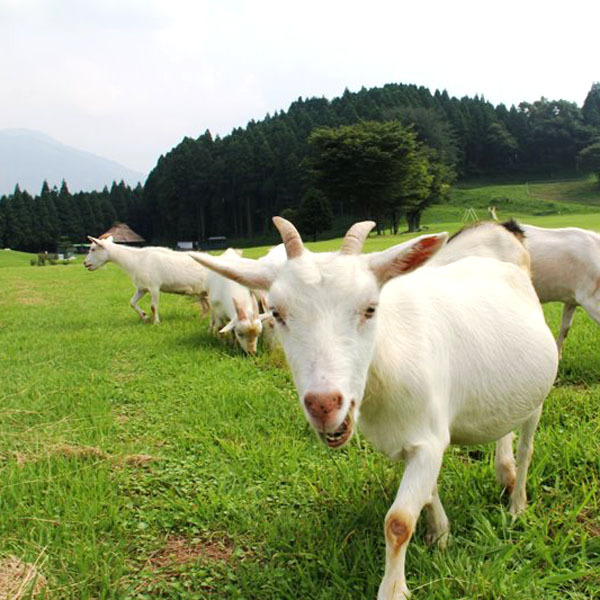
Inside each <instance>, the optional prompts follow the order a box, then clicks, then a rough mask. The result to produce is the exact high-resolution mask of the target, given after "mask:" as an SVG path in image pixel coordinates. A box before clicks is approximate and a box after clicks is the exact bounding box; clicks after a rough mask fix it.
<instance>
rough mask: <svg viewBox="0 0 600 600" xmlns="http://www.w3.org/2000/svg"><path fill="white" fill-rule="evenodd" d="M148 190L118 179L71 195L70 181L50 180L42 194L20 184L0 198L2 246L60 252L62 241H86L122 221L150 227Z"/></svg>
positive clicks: (133, 226)
mask: <svg viewBox="0 0 600 600" xmlns="http://www.w3.org/2000/svg"><path fill="white" fill-rule="evenodd" d="M143 220H144V208H143V188H142V186H141V185H139V184H138V185H137V186H136V187H135V188H134V189H132V188H130V187H129V186H128V185H126V184H125V183H124V182H123V181H121V182H120V183H116V182H113V184H112V186H111V188H110V190H109V189H108V187H104V189H103V190H102V191H100V192H97V191H93V192H77V193H75V194H71V192H70V191H69V188H68V185H67V183H66V182H65V181H63V182H62V184H61V186H60V189H58V188H57V187H56V186H54V187H52V188H50V186H49V185H48V182H47V181H44V183H43V185H42V189H41V191H40V193H39V195H37V196H32V195H31V194H29V193H28V192H27V191H25V190H21V189H20V188H19V186H18V185H17V186H16V187H15V191H14V192H13V193H12V194H10V195H8V196H2V197H1V198H0V248H2V247H5V248H13V249H16V250H22V251H25V252H40V251H43V250H47V251H48V252H56V251H57V249H58V248H59V247H60V246H62V245H70V244H73V243H80V242H85V241H87V240H86V236H87V235H94V236H97V235H100V234H101V233H103V232H104V231H106V230H107V229H109V228H110V227H111V226H112V225H113V224H114V223H115V222H116V221H126V222H127V223H129V224H130V225H131V227H132V228H133V229H134V230H135V229H136V227H139V228H140V229H141V228H143V227H144V225H143Z"/></svg>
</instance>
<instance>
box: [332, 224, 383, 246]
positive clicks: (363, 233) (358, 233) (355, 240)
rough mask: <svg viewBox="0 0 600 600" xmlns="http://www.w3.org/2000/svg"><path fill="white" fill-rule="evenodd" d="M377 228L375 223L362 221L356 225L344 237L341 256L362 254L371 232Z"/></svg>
mask: <svg viewBox="0 0 600 600" xmlns="http://www.w3.org/2000/svg"><path fill="white" fill-rule="evenodd" d="M373 227H375V223H374V222H373V221H361V222H360V223H354V225H352V227H350V229H348V232H347V233H346V235H345V236H344V241H343V242H342V247H341V248H340V254H360V253H361V252H362V248H363V245H364V243H365V240H366V239H367V236H368V235H369V231H371V229H373Z"/></svg>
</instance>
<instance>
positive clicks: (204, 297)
mask: <svg viewBox="0 0 600 600" xmlns="http://www.w3.org/2000/svg"><path fill="white" fill-rule="evenodd" d="M200 307H201V308H202V314H201V315H200V318H202V319H204V317H206V315H208V314H209V313H210V302H209V301H208V294H207V293H206V292H203V293H202V294H200Z"/></svg>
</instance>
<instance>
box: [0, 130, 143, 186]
mask: <svg viewBox="0 0 600 600" xmlns="http://www.w3.org/2000/svg"><path fill="white" fill-rule="evenodd" d="M44 179H46V180H47V181H48V184H49V185H50V187H52V186H53V185H57V186H60V183H61V181H62V180H63V179H64V180H65V181H66V182H67V184H68V186H69V190H70V191H71V192H79V191H81V190H84V191H91V190H101V189H102V188H103V187H104V186H105V185H107V186H108V187H110V184H111V183H112V182H113V181H117V182H119V181H121V180H123V181H125V183H128V184H129V185H131V186H135V185H137V183H138V181H139V182H142V183H143V182H144V180H145V179H146V177H145V175H144V174H143V173H138V172H137V171H134V170H132V169H128V168H127V167H124V166H123V165H121V164H119V163H117V162H115V161H113V160H108V159H106V158H102V157H101V156H96V155H95V154H91V153H90V152H85V151H83V150H78V149H77V148H73V147H72V146H66V145H65V144H61V143H60V142H58V141H57V140H55V139H53V138H51V137H50V136H48V135H45V134H43V133H41V132H39V131H32V130H30V129H3V130H0V194H9V193H12V191H13V190H14V188H15V184H17V183H18V184H19V186H20V187H21V189H22V190H27V191H28V192H29V193H30V194H34V195H35V194H38V193H39V192H40V190H41V188H42V183H43V181H44Z"/></svg>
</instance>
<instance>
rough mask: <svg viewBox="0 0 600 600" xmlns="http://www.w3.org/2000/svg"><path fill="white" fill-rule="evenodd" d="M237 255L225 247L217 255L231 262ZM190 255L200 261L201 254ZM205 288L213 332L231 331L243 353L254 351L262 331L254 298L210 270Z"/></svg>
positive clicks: (254, 352)
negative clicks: (224, 249)
mask: <svg viewBox="0 0 600 600" xmlns="http://www.w3.org/2000/svg"><path fill="white" fill-rule="evenodd" d="M240 254H241V253H240V252H239V251H237V250H234V249H233V248H228V249H227V250H226V251H225V252H223V254H221V257H220V258H221V259H222V260H224V261H230V260H232V259H234V258H239V257H240ZM190 256H191V257H192V258H194V259H195V260H197V261H200V258H201V257H202V256H203V255H202V254H201V253H198V252H192V253H190ZM198 266H200V265H198ZM206 288H207V290H208V299H209V302H210V306H211V326H212V329H213V331H214V332H217V331H218V332H219V333H220V334H222V335H223V334H226V333H227V332H229V331H232V330H233V332H234V334H235V338H236V339H237V341H238V342H239V344H240V346H241V347H242V349H243V350H244V352H246V353H248V354H256V345H257V342H258V338H259V336H260V334H261V332H262V323H261V315H259V309H258V303H257V300H256V298H255V297H254V296H253V295H252V294H251V293H250V290H249V289H248V288H247V287H244V286H243V285H240V284H239V283H236V282H235V281H231V280H230V279H226V278H225V277H221V275H219V274H217V273H215V272H214V271H210V272H209V273H208V274H207V276H206ZM265 316H268V315H265ZM263 318H264V316H263Z"/></svg>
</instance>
